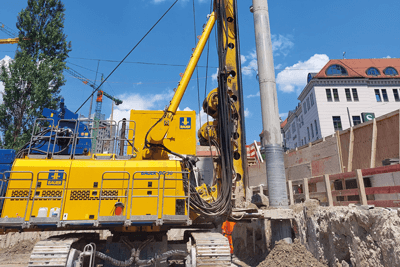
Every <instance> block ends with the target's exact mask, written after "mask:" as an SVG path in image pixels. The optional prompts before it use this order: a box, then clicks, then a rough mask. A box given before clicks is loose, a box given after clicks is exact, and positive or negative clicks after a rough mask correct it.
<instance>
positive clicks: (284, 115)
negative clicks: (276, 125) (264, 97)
mask: <svg viewBox="0 0 400 267" xmlns="http://www.w3.org/2000/svg"><path fill="white" fill-rule="evenodd" d="M287 115H288V113H287V112H283V113H279V117H281V119H282V120H285V119H286V117H287Z"/></svg>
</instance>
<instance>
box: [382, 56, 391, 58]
mask: <svg viewBox="0 0 400 267" xmlns="http://www.w3.org/2000/svg"><path fill="white" fill-rule="evenodd" d="M384 58H392V57H391V56H387V57H384Z"/></svg>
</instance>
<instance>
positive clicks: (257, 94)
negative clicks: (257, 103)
mask: <svg viewBox="0 0 400 267" xmlns="http://www.w3.org/2000/svg"><path fill="white" fill-rule="evenodd" d="M258 96H260V91H258V92H257V93H256V94H254V95H248V96H246V98H253V97H258Z"/></svg>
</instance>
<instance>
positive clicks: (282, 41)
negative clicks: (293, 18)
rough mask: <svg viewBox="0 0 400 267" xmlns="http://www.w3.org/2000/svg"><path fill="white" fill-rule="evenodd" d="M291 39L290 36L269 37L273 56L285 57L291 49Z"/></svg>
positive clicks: (292, 44)
mask: <svg viewBox="0 0 400 267" xmlns="http://www.w3.org/2000/svg"><path fill="white" fill-rule="evenodd" d="M291 39H293V37H292V36H291V35H286V36H285V35H282V34H278V35H276V34H273V35H272V36H271V41H272V51H274V56H280V55H284V56H287V55H288V54H289V52H290V50H291V49H292V48H293V46H294V43H293V42H292V40H291Z"/></svg>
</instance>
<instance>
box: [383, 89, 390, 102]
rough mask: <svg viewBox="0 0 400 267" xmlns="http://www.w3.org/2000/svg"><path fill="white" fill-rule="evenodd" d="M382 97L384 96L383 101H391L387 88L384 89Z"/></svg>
mask: <svg viewBox="0 0 400 267" xmlns="http://www.w3.org/2000/svg"><path fill="white" fill-rule="evenodd" d="M382 97H383V101H385V102H389V98H388V95H387V92H386V89H382Z"/></svg>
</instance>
